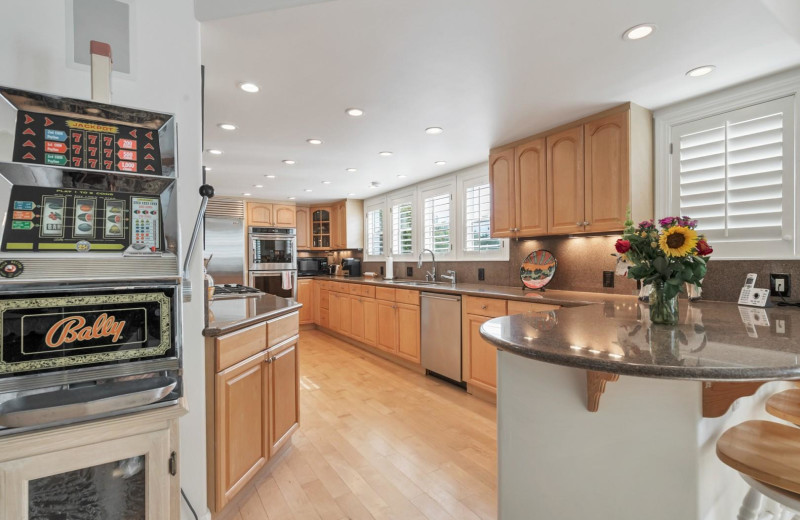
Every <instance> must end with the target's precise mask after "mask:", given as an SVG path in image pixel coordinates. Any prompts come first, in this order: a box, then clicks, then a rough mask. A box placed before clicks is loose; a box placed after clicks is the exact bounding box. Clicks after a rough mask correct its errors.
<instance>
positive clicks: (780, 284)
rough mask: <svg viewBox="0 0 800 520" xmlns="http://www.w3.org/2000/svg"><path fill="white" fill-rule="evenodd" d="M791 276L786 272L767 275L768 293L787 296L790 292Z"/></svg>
mask: <svg viewBox="0 0 800 520" xmlns="http://www.w3.org/2000/svg"><path fill="white" fill-rule="evenodd" d="M791 289H792V286H791V277H790V276H789V275H788V274H775V273H770V275H769V294H770V296H782V297H784V298H788V297H789V293H791Z"/></svg>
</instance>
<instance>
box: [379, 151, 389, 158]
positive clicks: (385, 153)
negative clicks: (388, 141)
mask: <svg viewBox="0 0 800 520" xmlns="http://www.w3.org/2000/svg"><path fill="white" fill-rule="evenodd" d="M378 155H380V156H381V157H389V156H390V155H392V152H378Z"/></svg>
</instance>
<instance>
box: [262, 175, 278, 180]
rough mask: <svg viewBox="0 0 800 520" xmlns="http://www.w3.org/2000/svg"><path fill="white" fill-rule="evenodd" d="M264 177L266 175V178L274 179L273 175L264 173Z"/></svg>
mask: <svg viewBox="0 0 800 520" xmlns="http://www.w3.org/2000/svg"><path fill="white" fill-rule="evenodd" d="M264 177H266V178H267V179H274V178H275V176H274V175H264Z"/></svg>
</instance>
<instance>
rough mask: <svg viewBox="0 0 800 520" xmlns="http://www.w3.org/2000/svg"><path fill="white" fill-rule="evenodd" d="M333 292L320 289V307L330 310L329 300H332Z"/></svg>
mask: <svg viewBox="0 0 800 520" xmlns="http://www.w3.org/2000/svg"><path fill="white" fill-rule="evenodd" d="M330 297H331V293H330V291H328V289H320V291H319V308H320V309H325V310H328V302H329V301H330Z"/></svg>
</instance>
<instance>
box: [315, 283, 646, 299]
mask: <svg viewBox="0 0 800 520" xmlns="http://www.w3.org/2000/svg"><path fill="white" fill-rule="evenodd" d="M314 279H315V280H327V281H331V282H345V283H360V284H366V285H375V286H379V287H393V288H396V289H412V290H415V291H424V292H436V293H445V294H463V295H468V296H480V297H483V298H502V299H505V300H517V301H523V302H533V303H547V304H550V305H560V306H562V307H575V306H583V305H589V304H592V303H603V302H609V301H611V302H620V303H622V302H632V301H636V298H635V297H633V296H626V295H621V294H605V293H592V292H580V291H556V290H550V289H547V290H545V291H538V290H532V289H522V287H509V286H505V285H484V284H470V283H458V284H456V285H455V287H453V286H452V284H450V283H444V284H442V283H439V284H436V285H409V284H407V283H403V282H410V281H415V282H422V281H421V280H411V279H394V280H384V279H377V278H363V277H352V278H351V277H343V276H316V277H314ZM423 283H424V282H423Z"/></svg>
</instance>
